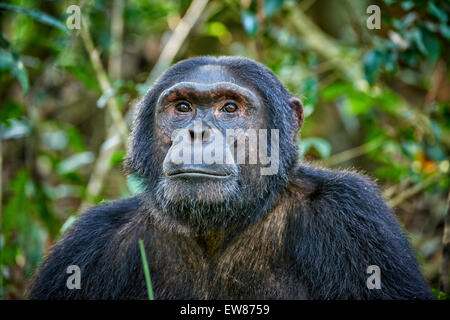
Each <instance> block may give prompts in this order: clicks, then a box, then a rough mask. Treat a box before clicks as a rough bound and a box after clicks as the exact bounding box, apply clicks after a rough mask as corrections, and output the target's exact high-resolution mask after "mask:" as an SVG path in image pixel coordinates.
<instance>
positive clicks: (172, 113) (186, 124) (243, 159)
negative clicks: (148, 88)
mask: <svg viewBox="0 0 450 320" xmlns="http://www.w3.org/2000/svg"><path fill="white" fill-rule="evenodd" d="M155 113H156V115H155V132H156V133H157V136H156V139H157V140H158V141H159V143H158V145H159V146H160V148H161V152H164V153H165V158H164V163H163V172H162V175H163V177H162V180H161V181H160V188H162V189H163V194H164V196H165V197H166V198H167V199H168V200H169V201H184V200H188V201H192V200H193V201H196V200H197V201H202V202H208V203H216V202H221V201H224V200H225V199H230V198H239V197H241V196H242V192H243V190H242V188H256V187H257V184H258V181H259V180H260V177H259V175H260V172H259V170H258V168H259V167H260V164H261V162H260V161H258V160H259V159H258V157H256V158H257V159H256V161H255V159H254V157H252V154H253V155H254V154H257V149H258V148H257V146H256V144H257V143H258V135H259V131H260V129H265V121H264V110H263V106H262V103H261V99H260V97H259V96H258V95H257V93H256V92H255V91H254V90H252V89H251V88H249V87H248V86H245V85H243V84H242V83H239V82H238V81H237V79H235V77H233V76H232V75H231V74H230V73H228V72H227V71H226V70H224V69H223V67H221V66H214V65H206V66H201V67H198V68H196V69H195V70H193V71H192V72H190V73H189V74H188V75H187V76H185V77H184V78H183V79H182V81H180V82H178V83H176V84H175V85H173V86H171V87H170V88H167V89H166V90H164V91H163V92H162V93H161V94H160V96H159V98H158V101H157V105H156V110H155ZM251 138H256V140H254V141H252V140H251ZM246 142H247V143H246ZM252 184H253V185H252Z"/></svg>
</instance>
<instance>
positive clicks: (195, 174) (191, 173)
mask: <svg viewBox="0 0 450 320" xmlns="http://www.w3.org/2000/svg"><path fill="white" fill-rule="evenodd" d="M168 176H169V177H186V178H202V177H204V178H228V177H229V176H230V175H229V174H226V173H221V172H215V171H203V170H194V169H185V170H177V171H174V172H171V173H169V174H168Z"/></svg>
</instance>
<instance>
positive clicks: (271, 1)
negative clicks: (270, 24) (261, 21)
mask: <svg viewBox="0 0 450 320" xmlns="http://www.w3.org/2000/svg"><path fill="white" fill-rule="evenodd" d="M283 3H284V0H266V1H264V13H265V15H266V17H269V18H270V17H271V16H273V15H274V14H275V13H277V12H278V11H280V9H281V7H282V6H283Z"/></svg>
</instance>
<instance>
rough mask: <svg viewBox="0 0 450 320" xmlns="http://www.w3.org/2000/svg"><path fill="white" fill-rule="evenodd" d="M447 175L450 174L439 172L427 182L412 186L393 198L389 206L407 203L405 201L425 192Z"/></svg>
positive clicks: (423, 181) (389, 201)
mask: <svg viewBox="0 0 450 320" xmlns="http://www.w3.org/2000/svg"><path fill="white" fill-rule="evenodd" d="M446 174H448V173H446V172H439V173H437V174H434V175H432V176H431V177H429V178H427V179H425V180H422V181H421V182H419V183H418V184H416V185H414V186H412V187H411V188H408V189H406V190H403V191H402V192H400V193H399V194H398V195H396V196H395V197H392V198H391V199H390V200H388V205H389V206H390V207H391V208H393V207H396V206H398V205H399V204H400V203H402V202H403V201H405V200H407V199H409V198H411V197H412V196H414V195H416V194H418V193H419V192H421V191H422V190H424V189H426V188H427V187H429V186H431V185H432V184H433V183H436V182H437V181H439V179H442V177H444V175H446Z"/></svg>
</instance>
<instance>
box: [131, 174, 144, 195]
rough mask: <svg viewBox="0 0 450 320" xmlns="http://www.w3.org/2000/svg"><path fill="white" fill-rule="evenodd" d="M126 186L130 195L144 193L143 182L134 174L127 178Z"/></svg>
mask: <svg viewBox="0 0 450 320" xmlns="http://www.w3.org/2000/svg"><path fill="white" fill-rule="evenodd" d="M127 186H128V190H130V192H131V194H133V195H136V194H140V193H142V192H144V191H145V180H144V179H143V178H140V177H138V176H136V175H134V174H130V175H129V176H127Z"/></svg>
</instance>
